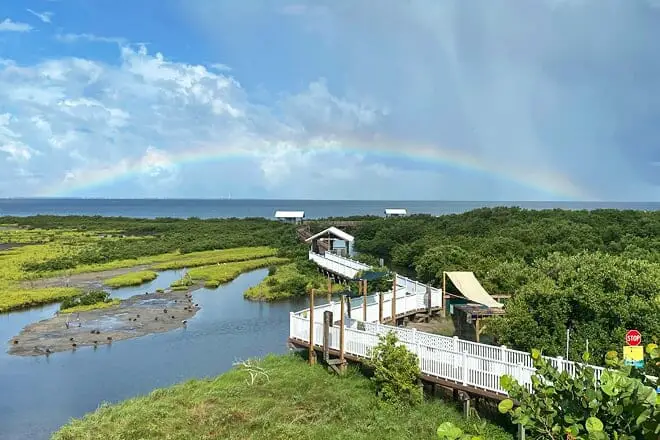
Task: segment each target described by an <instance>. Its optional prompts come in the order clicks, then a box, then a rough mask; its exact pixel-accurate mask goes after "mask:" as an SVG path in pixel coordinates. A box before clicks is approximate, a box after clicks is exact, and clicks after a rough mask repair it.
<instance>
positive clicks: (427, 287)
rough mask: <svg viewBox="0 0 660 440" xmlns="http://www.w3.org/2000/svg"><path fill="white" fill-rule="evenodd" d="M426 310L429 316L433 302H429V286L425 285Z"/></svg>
mask: <svg viewBox="0 0 660 440" xmlns="http://www.w3.org/2000/svg"><path fill="white" fill-rule="evenodd" d="M426 310H427V312H428V314H429V317H431V310H433V303H432V302H431V286H429V285H428V284H427V285H426Z"/></svg>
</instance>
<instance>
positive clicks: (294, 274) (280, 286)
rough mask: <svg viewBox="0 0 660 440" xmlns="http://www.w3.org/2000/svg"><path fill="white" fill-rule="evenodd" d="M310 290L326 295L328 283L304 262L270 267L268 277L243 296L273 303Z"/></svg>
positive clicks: (310, 264) (314, 268)
mask: <svg viewBox="0 0 660 440" xmlns="http://www.w3.org/2000/svg"><path fill="white" fill-rule="evenodd" d="M311 289H316V291H317V292H318V293H319V294H324V293H327V291H328V281H327V279H326V278H325V277H324V276H323V275H321V274H320V273H319V272H318V271H317V270H316V267H315V266H314V265H313V264H312V263H309V262H308V261H306V260H303V261H300V260H298V261H295V262H293V263H288V264H284V265H282V266H279V267H277V266H274V267H270V268H269V270H268V276H267V277H266V278H264V280H263V281H262V282H261V283H259V284H258V285H256V286H253V287H250V288H249V289H247V290H246V291H245V292H244V293H243V296H244V297H245V298H247V299H252V300H263V301H275V300H281V299H285V298H290V297H292V296H299V295H306V294H307V293H308V292H309V291H310V290H311Z"/></svg>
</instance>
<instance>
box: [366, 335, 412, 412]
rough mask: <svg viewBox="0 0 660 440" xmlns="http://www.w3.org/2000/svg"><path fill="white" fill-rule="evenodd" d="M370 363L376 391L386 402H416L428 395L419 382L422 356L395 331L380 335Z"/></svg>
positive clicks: (407, 403)
mask: <svg viewBox="0 0 660 440" xmlns="http://www.w3.org/2000/svg"><path fill="white" fill-rule="evenodd" d="M379 339H380V340H379V342H378V344H376V346H375V347H374V348H373V350H372V352H371V359H370V360H369V362H368V364H369V366H370V367H371V368H373V370H374V375H373V377H372V378H371V380H372V381H373V382H374V383H375V384H376V393H377V394H378V396H379V397H380V398H381V399H382V400H384V401H385V402H388V403H392V404H395V405H416V404H419V403H420V402H422V400H423V398H424V396H423V394H422V389H421V387H420V385H419V383H418V382H419V376H420V374H421V371H420V369H419V360H418V359H417V356H416V355H415V354H413V353H411V352H410V351H408V349H407V348H406V346H405V345H403V344H400V343H399V341H398V339H397V337H396V335H395V334H394V333H392V332H390V333H387V334H386V335H384V336H381V337H380V338H379Z"/></svg>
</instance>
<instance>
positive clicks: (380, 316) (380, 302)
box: [378, 292, 384, 324]
mask: <svg viewBox="0 0 660 440" xmlns="http://www.w3.org/2000/svg"><path fill="white" fill-rule="evenodd" d="M383 299H384V298H383V292H378V323H379V324H382V323H383Z"/></svg>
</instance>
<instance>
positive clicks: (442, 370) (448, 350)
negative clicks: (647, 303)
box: [289, 279, 603, 394]
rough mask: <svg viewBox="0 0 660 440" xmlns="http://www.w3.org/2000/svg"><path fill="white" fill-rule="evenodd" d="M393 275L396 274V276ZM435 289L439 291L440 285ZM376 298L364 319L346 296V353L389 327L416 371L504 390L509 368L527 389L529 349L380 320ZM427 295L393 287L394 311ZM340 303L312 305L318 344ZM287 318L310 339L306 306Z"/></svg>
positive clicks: (410, 307)
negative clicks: (325, 322) (329, 314)
mask: <svg viewBox="0 0 660 440" xmlns="http://www.w3.org/2000/svg"><path fill="white" fill-rule="evenodd" d="M397 281H399V280H398V279H397ZM402 290H403V289H402ZM435 290H436V291H439V289H435ZM420 297H421V300H420ZM379 300H380V295H378V294H376V295H371V296H368V297H367V298H366V303H367V307H366V309H367V316H366V318H367V319H366V320H365V319H364V308H363V307H364V305H363V304H364V298H354V299H353V300H351V301H350V304H351V306H350V317H351V319H348V318H347V317H346V318H345V329H344V352H345V353H346V354H347V355H352V356H355V357H361V358H368V357H369V356H370V352H371V350H372V349H373V348H374V347H375V346H376V344H378V342H379V336H380V335H383V334H386V333H388V332H394V333H395V334H396V336H397V338H398V339H399V341H401V343H403V344H404V345H405V346H406V347H407V348H408V349H409V350H410V351H411V352H413V353H415V354H416V355H417V358H418V360H419V366H420V369H421V372H422V373H423V374H425V375H428V376H433V377H437V378H441V379H445V380H450V381H453V382H457V383H459V384H462V385H464V386H470V387H474V388H479V389H483V390H488V391H492V392H494V393H499V394H506V391H505V390H504V389H502V387H501V386H500V377H501V376H502V375H504V374H508V375H511V376H512V377H514V378H515V379H516V380H518V382H519V383H521V384H523V385H524V386H526V387H527V389H529V390H531V378H532V376H533V375H534V371H535V370H534V367H533V362H532V358H531V356H530V355H529V354H528V353H525V352H522V351H518V350H511V349H509V348H507V347H505V346H500V347H497V346H493V345H487V344H479V343H476V342H471V341H465V340H462V339H459V338H458V337H446V336H440V335H434V334H430V333H425V332H420V331H417V330H415V329H408V328H401V327H393V326H389V325H384V324H379V323H378V319H379V313H380V312H379V311H380V306H379ZM427 300H428V297H426V293H424V294H421V293H417V294H409V293H408V292H407V291H406V292H405V293H404V292H399V290H397V295H396V302H397V304H396V312H397V315H398V314H400V313H410V312H413V311H420V310H425V309H426V307H427V302H426V301H427ZM420 305H422V307H420ZM431 305H432V307H440V306H441V305H442V294H441V292H432V293H431ZM340 307H341V305H340V303H338V302H331V303H329V304H323V305H319V306H316V307H314V316H315V317H314V345H315V346H319V347H320V346H322V344H323V312H324V311H326V310H329V311H331V312H333V316H334V318H333V319H334V321H335V324H336V322H337V321H339V315H340V313H341V308H340ZM382 308H383V319H385V320H386V319H389V318H390V317H391V314H392V292H387V293H385V294H383V306H382ZM347 315H348V312H347ZM290 320H291V321H290V332H289V333H290V334H289V336H290V337H291V338H293V339H297V340H300V341H304V342H309V309H305V310H303V311H301V312H297V313H293V312H292V313H291V316H290ZM359 322H361V325H358V323H359ZM359 327H361V329H360V328H359ZM329 347H330V348H331V349H333V350H339V327H338V326H337V325H333V327H331V328H330V340H329ZM546 359H548V360H549V361H550V362H551V363H552V365H553V366H555V367H556V368H558V369H559V370H560V371H563V370H566V371H567V372H568V373H570V374H574V373H575V370H576V368H575V367H576V363H575V362H571V361H567V360H564V359H562V358H546ZM592 368H593V369H594V372H595V376H596V379H599V378H600V375H601V374H602V372H603V368H601V367H595V366H592Z"/></svg>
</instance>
